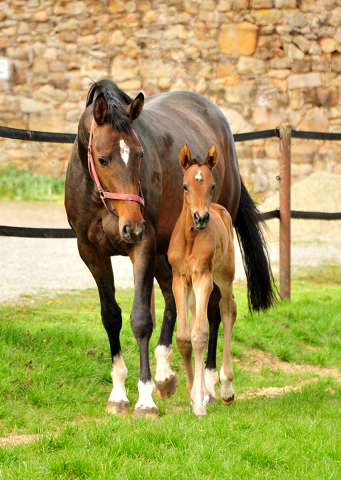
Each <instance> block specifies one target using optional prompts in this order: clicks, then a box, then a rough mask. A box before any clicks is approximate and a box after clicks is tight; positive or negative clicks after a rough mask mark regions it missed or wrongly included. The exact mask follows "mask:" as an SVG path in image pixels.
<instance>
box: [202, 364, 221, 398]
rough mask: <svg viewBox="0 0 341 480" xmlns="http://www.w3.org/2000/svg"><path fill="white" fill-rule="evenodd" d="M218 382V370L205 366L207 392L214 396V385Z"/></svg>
mask: <svg viewBox="0 0 341 480" xmlns="http://www.w3.org/2000/svg"><path fill="white" fill-rule="evenodd" d="M218 382H219V375H218V370H217V369H216V368H205V383H206V387H207V390H208V393H209V394H210V395H212V397H214V398H216V396H215V391H214V386H215V385H216V384H217V383H218Z"/></svg>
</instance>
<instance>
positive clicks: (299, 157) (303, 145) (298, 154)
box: [291, 140, 319, 164]
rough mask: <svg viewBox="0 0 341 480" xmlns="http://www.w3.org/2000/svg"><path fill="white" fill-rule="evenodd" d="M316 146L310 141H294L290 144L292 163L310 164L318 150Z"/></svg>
mask: <svg viewBox="0 0 341 480" xmlns="http://www.w3.org/2000/svg"><path fill="white" fill-rule="evenodd" d="M318 148H319V147H318V146H317V145H316V144H315V143H314V142H311V141H308V140H302V141H295V142H293V143H292V146H291V155H292V162H293V163H296V164H298V163H301V164H302V163H303V164H304V163H305V164H312V163H313V162H314V159H315V156H316V154H317V152H318Z"/></svg>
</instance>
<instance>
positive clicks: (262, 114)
mask: <svg viewBox="0 0 341 480" xmlns="http://www.w3.org/2000/svg"><path fill="white" fill-rule="evenodd" d="M284 120H285V115H284V113H283V112H281V111H280V110H272V109H269V108H264V107H256V108H255V109H254V111H253V123H254V125H255V126H256V129H257V130H268V129H270V128H276V127H278V126H279V125H281V123H283V122H284Z"/></svg>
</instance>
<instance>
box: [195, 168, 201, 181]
mask: <svg viewBox="0 0 341 480" xmlns="http://www.w3.org/2000/svg"><path fill="white" fill-rule="evenodd" d="M194 178H195V179H196V180H197V181H199V180H201V170H199V172H198V173H197V174H196V176H195V177H194Z"/></svg>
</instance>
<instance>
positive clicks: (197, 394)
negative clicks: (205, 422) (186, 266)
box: [190, 272, 213, 415]
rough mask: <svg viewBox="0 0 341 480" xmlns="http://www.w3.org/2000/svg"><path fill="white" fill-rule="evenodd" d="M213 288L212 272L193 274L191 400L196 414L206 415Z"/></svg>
mask: <svg viewBox="0 0 341 480" xmlns="http://www.w3.org/2000/svg"><path fill="white" fill-rule="evenodd" d="M212 289H213V279H212V274H211V273H210V272H208V273H205V274H201V275H199V274H197V273H195V274H194V275H193V290H194V293H195V303H196V308H195V309H196V319H195V323H194V325H193V327H192V331H191V339H192V347H193V351H194V359H195V369H194V382H193V388H192V390H191V395H190V396H191V400H192V407H193V412H194V414H195V415H206V413H207V412H206V403H207V402H208V400H209V395H208V391H207V388H206V384H205V366H204V356H205V351H206V348H207V343H208V328H207V305H208V301H209V298H210V295H211V292H212Z"/></svg>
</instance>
